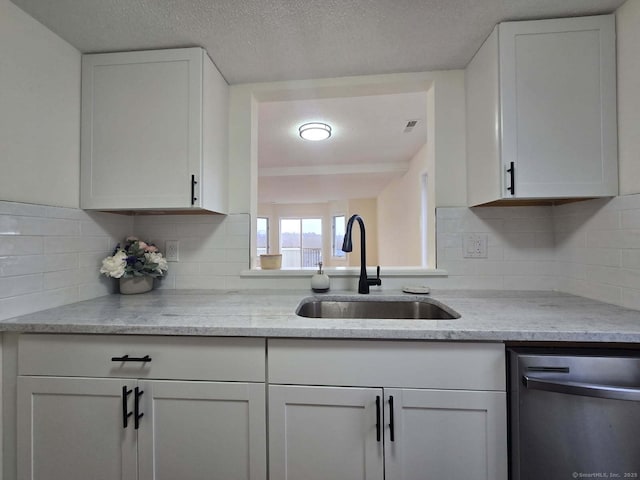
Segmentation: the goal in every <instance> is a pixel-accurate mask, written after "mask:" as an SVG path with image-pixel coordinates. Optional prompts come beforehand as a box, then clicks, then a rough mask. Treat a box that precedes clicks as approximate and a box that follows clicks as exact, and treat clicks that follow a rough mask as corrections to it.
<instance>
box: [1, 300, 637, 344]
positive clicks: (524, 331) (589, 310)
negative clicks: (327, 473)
mask: <svg viewBox="0 0 640 480" xmlns="http://www.w3.org/2000/svg"><path fill="white" fill-rule="evenodd" d="M329 295H332V296H333V295H347V296H357V294H355V293H352V292H331V293H330V294H329ZM388 295H403V296H405V297H407V296H409V297H415V298H424V296H419V295H407V294H402V293H400V292H383V293H374V294H371V295H370V296H369V297H368V298H374V297H384V296H388ZM309 296H311V292H310V291H277V290H273V291H217V290H207V291H204V290H158V291H154V292H150V293H147V294H143V295H109V296H106V297H101V298H96V299H93V300H87V301H84V302H79V303H74V304H70V305H66V306H62V307H58V308H53V309H49V310H44V311H42V312H37V313H33V314H29V315H23V316H20V317H15V318H12V319H8V320H4V321H2V322H0V331H13V332H41V333H44V332H46V333H100V334H155V335H209V336H244V337H289V338H294V337H298V338H362V339H365V338H366V339H395V340H404V339H423V340H462V341H544V342H549V341H566V342H613V343H618V342H628V343H640V311H637V310H629V309H625V308H622V307H617V306H615V305H610V304H606V303H602V302H598V301H596V300H591V299H587V298H583V297H577V296H574V295H568V294H563V293H555V292H540V291H527V292H525V291H476V290H473V291H463V290H455V291H454V290H448V291H444V290H443V291H434V292H432V293H431V294H430V295H428V296H427V297H428V298H432V299H435V300H438V301H440V302H442V303H444V304H446V305H448V306H449V307H451V308H453V309H454V310H456V311H457V312H459V313H460V314H461V318H458V319H455V320H375V319H366V320H352V319H350V320H339V319H313V318H302V317H298V316H297V315H296V314H295V309H296V307H297V305H298V303H299V302H300V301H301V300H302V299H303V298H305V297H309ZM317 296H319V297H321V296H322V294H319V295H317ZM361 297H362V296H361Z"/></svg>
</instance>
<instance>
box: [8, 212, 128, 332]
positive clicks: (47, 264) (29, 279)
mask: <svg viewBox="0 0 640 480" xmlns="http://www.w3.org/2000/svg"><path fill="white" fill-rule="evenodd" d="M132 231H133V218H132V217H127V216H123V215H112V214H108V213H98V212H84V211H83V210H78V209H74V208H60V207H48V206H42V205H30V204H25V203H13V202H4V201H0V320H1V319H5V318H11V317H14V316H16V315H22V314H25V313H31V312H35V311H38V310H44V309H46V308H51V307H56V306H59V305H64V304H67V303H72V302H77V301H80V300H87V299H89V298H95V297H100V296H102V295H106V294H107V293H110V292H111V291H113V289H114V287H115V283H114V281H113V280H111V279H108V278H106V277H104V276H100V275H99V274H98V273H97V272H98V269H99V266H100V262H101V260H102V259H103V258H104V257H105V256H106V255H108V254H109V253H110V252H111V250H112V249H113V247H114V245H115V244H116V243H117V242H118V241H120V240H121V239H122V238H123V237H125V236H126V235H128V234H130V233H131V232H132Z"/></svg>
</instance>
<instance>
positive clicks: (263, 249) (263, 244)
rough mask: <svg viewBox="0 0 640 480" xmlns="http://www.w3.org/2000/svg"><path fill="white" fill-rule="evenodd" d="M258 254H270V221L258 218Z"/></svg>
mask: <svg viewBox="0 0 640 480" xmlns="http://www.w3.org/2000/svg"><path fill="white" fill-rule="evenodd" d="M256 237H257V238H256V246H257V248H256V253H257V254H258V255H261V254H267V253H269V219H268V218H266V217H258V218H257V222H256Z"/></svg>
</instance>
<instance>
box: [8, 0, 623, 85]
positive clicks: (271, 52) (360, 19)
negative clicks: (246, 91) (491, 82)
mask: <svg viewBox="0 0 640 480" xmlns="http://www.w3.org/2000/svg"><path fill="white" fill-rule="evenodd" d="M623 1H624V0H349V1H347V0H324V1H306V0H298V1H295V0H13V3H15V4H16V5H18V6H19V7H21V8H22V9H23V10H25V11H26V12H27V13H29V14H30V15H32V16H33V17H35V18H36V19H38V20H39V21H40V22H42V23H43V24H45V25H46V26H47V27H49V28H50V29H51V30H53V31H54V32H56V33H57V34H58V35H60V36H61V37H62V38H64V39H65V40H67V41H68V42H69V43H71V44H72V45H74V46H75V47H76V48H78V49H79V50H81V51H82V52H106V51H121V50H140V49H154V48H169V47H183V46H202V47H204V48H205V49H206V50H207V51H208V52H209V55H210V56H211V58H212V59H213V61H214V62H215V63H216V65H217V66H218V68H219V70H220V71H221V72H222V74H223V75H224V77H225V78H226V79H227V81H228V82H229V83H230V84H237V83H247V82H268V81H276V80H294V79H309V78H326V77H340V76H351V75H370V74H379V73H393V72H418V71H428V70H440V69H457V68H464V67H465V65H466V64H467V63H468V62H469V60H470V59H471V57H472V56H473V54H474V53H475V51H476V50H477V49H478V47H479V46H480V44H481V43H482V41H483V40H484V39H485V38H486V37H487V35H488V34H489V33H490V32H491V29H492V28H493V27H494V25H495V24H496V23H498V22H500V21H503V20H519V19H533V18H548V17H558V16H577V15H591V14H599V13H610V12H612V11H613V10H615V9H616V8H617V7H618V6H619V5H621V4H622V3H623Z"/></svg>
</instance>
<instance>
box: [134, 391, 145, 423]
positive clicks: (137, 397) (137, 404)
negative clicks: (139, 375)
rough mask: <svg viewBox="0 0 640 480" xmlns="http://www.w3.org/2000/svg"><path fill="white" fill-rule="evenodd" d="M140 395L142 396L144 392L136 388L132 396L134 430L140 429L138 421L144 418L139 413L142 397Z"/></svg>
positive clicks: (142, 414)
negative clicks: (133, 399)
mask: <svg viewBox="0 0 640 480" xmlns="http://www.w3.org/2000/svg"><path fill="white" fill-rule="evenodd" d="M142 394H144V390H140V389H139V388H138V387H136V392H135V394H134V396H135V402H134V404H133V421H134V428H135V429H136V430H138V428H140V419H141V418H142V417H144V413H140V397H141V396H142Z"/></svg>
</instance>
